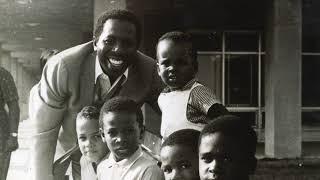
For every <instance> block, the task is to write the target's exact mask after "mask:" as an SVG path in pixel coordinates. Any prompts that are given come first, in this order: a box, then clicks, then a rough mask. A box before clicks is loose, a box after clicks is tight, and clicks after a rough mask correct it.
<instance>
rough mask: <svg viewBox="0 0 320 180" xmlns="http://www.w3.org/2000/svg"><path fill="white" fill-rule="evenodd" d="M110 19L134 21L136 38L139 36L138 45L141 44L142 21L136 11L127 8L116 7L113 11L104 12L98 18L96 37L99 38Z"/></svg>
mask: <svg viewBox="0 0 320 180" xmlns="http://www.w3.org/2000/svg"><path fill="white" fill-rule="evenodd" d="M109 19H118V20H124V21H127V22H130V23H132V24H133V25H134V26H135V28H136V38H137V39H136V40H137V46H139V44H140V41H141V34H142V25H141V22H140V21H139V19H138V17H137V16H136V15H134V13H132V12H131V11H128V10H125V9H114V10H111V11H105V12H103V13H102V14H101V15H100V17H99V18H98V20H97V22H96V25H95V30H94V37H95V38H97V39H99V37H100V35H101V33H102V31H103V26H104V23H105V22H106V21H107V20H109Z"/></svg>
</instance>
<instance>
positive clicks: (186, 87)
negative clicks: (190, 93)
mask: <svg viewBox="0 0 320 180" xmlns="http://www.w3.org/2000/svg"><path fill="white" fill-rule="evenodd" d="M197 81H198V79H197V78H193V79H191V80H190V81H189V82H187V83H186V84H185V85H184V86H182V87H180V88H170V87H169V86H167V87H165V88H164V89H163V92H164V93H168V92H172V91H184V90H187V89H190V88H191V87H192V85H193V84H194V83H195V82H197Z"/></svg>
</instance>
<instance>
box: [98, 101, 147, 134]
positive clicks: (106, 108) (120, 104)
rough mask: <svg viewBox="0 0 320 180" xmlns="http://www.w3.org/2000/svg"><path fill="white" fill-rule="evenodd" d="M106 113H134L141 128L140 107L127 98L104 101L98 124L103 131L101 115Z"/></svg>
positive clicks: (141, 116)
mask: <svg viewBox="0 0 320 180" xmlns="http://www.w3.org/2000/svg"><path fill="white" fill-rule="evenodd" d="M108 112H127V113H134V114H136V116H137V122H138V124H139V126H140V127H143V115H142V111H141V108H140V106H139V105H138V104H137V103H136V102H135V101H134V100H132V99H130V98H128V97H122V96H117V97H114V98H112V99H110V100H108V101H106V102H105V103H104V104H103V106H102V108H101V111H100V118H99V123H100V127H101V128H102V129H103V114H104V113H108Z"/></svg>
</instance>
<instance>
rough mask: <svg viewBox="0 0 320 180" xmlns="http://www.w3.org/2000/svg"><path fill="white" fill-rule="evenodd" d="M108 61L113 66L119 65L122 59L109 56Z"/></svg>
mask: <svg viewBox="0 0 320 180" xmlns="http://www.w3.org/2000/svg"><path fill="white" fill-rule="evenodd" d="M109 62H110V63H111V64H112V65H114V66H121V65H122V64H123V63H124V61H123V60H122V59H116V58H109Z"/></svg>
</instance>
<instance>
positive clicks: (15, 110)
mask: <svg viewBox="0 0 320 180" xmlns="http://www.w3.org/2000/svg"><path fill="white" fill-rule="evenodd" d="M7 105H8V109H9V132H10V135H9V138H8V141H7V147H6V149H7V151H14V150H16V149H17V148H18V140H17V139H18V138H17V136H13V134H12V133H18V125H19V119H20V108H19V103H18V101H17V100H13V101H9V102H7ZM16 135H17V134H16Z"/></svg>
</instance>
